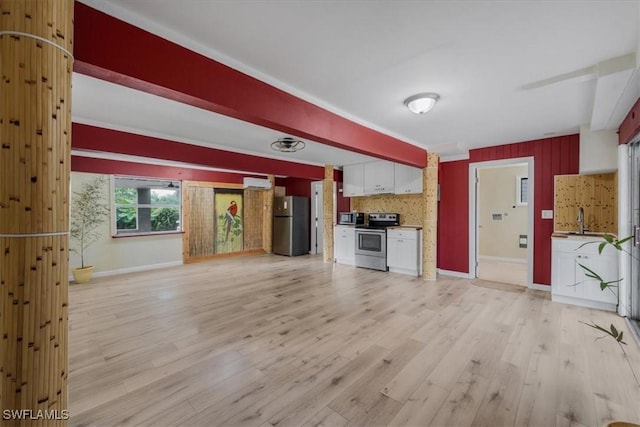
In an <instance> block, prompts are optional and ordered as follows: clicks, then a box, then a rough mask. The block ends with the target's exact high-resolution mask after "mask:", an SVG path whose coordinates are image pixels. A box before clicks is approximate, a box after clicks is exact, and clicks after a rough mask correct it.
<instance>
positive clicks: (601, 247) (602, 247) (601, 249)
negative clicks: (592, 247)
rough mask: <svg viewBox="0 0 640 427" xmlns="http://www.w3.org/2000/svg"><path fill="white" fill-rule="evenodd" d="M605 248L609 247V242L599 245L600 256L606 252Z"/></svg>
mask: <svg viewBox="0 0 640 427" xmlns="http://www.w3.org/2000/svg"><path fill="white" fill-rule="evenodd" d="M605 246H607V242H602V243H600V245H598V253H599V254H600V255H602V251H603V250H604V248H605Z"/></svg>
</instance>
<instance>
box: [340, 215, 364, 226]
mask: <svg viewBox="0 0 640 427" xmlns="http://www.w3.org/2000/svg"><path fill="white" fill-rule="evenodd" d="M338 224H340V225H362V224H364V212H340V213H339V214H338Z"/></svg>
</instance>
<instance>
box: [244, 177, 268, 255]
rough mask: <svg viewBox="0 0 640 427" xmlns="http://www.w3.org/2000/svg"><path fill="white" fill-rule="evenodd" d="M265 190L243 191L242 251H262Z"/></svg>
mask: <svg viewBox="0 0 640 427" xmlns="http://www.w3.org/2000/svg"><path fill="white" fill-rule="evenodd" d="M265 193H267V191H266V190H259V189H249V188H247V189H245V190H244V202H243V203H244V221H243V222H244V249H245V250H253V249H262V234H263V232H264V226H263V225H264V224H263V213H262V211H263V206H264V197H265Z"/></svg>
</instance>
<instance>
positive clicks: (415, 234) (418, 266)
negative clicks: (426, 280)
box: [387, 227, 422, 276]
mask: <svg viewBox="0 0 640 427" xmlns="http://www.w3.org/2000/svg"><path fill="white" fill-rule="evenodd" d="M387 266H388V267H389V271H391V272H393V273H402V274H410V275H413V276H420V275H421V274H422V230H421V229H418V228H409V227H400V228H388V229H387Z"/></svg>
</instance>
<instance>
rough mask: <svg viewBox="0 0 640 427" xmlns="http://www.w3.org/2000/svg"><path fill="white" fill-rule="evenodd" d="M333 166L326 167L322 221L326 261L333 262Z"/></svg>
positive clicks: (323, 249)
mask: <svg viewBox="0 0 640 427" xmlns="http://www.w3.org/2000/svg"><path fill="white" fill-rule="evenodd" d="M333 210H334V207H333V166H331V165H326V166H325V167H324V181H323V183H322V221H323V234H324V235H323V236H322V241H323V246H322V253H323V254H324V255H323V256H324V262H333Z"/></svg>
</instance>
